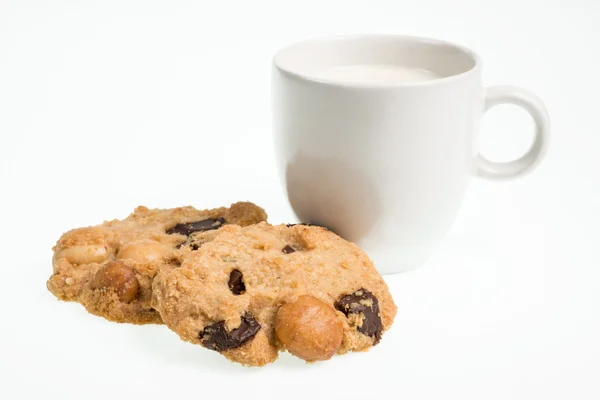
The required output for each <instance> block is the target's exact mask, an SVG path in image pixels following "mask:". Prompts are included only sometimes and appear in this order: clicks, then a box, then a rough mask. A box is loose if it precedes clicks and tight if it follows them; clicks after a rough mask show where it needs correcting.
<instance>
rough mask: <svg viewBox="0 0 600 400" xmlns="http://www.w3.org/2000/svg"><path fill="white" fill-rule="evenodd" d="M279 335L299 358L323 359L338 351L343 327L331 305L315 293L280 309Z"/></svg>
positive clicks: (276, 322) (277, 326) (278, 319)
mask: <svg viewBox="0 0 600 400" xmlns="http://www.w3.org/2000/svg"><path fill="white" fill-rule="evenodd" d="M275 334H276V335H277V337H278V338H279V340H280V341H281V343H282V344H283V346H284V347H285V348H286V350H287V351H289V352H290V353H292V354H293V355H295V356H296V357H300V358H302V359H304V360H306V361H319V360H328V359H330V358H331V357H333V355H334V354H335V353H336V352H337V350H338V348H339V347H340V345H341V343H342V336H343V328H342V324H341V322H340V321H339V320H338V319H337V316H336V313H335V311H334V310H333V308H332V307H331V306H329V305H328V304H325V303H323V302H322V301H321V300H318V299H316V298H314V297H312V296H301V297H299V298H298V300H296V301H295V302H293V303H287V304H284V305H283V306H282V307H281V308H280V309H279V312H278V313H277V319H276V321H275Z"/></svg>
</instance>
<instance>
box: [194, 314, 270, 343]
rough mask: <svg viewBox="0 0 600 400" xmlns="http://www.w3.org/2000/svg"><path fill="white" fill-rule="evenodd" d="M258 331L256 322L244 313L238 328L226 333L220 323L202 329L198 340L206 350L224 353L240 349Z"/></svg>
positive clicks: (223, 322) (221, 322) (222, 324)
mask: <svg viewBox="0 0 600 400" xmlns="http://www.w3.org/2000/svg"><path fill="white" fill-rule="evenodd" d="M259 330H260V324H259V323H258V321H257V320H256V319H254V317H253V316H252V315H251V314H250V313H245V314H244V315H242V322H241V323H240V326H239V327H238V328H236V329H234V330H232V331H231V332H227V329H226V328H225V321H220V322H217V323H214V324H212V325H209V326H207V327H206V328H204V330H203V331H202V332H200V339H201V340H202V344H203V345H204V347H206V348H207V349H211V350H216V351H225V350H230V349H235V348H237V347H240V346H241V345H243V344H244V343H246V342H248V341H249V340H250V339H252V338H253V337H254V336H255V335H256V334H257V333H258V331H259Z"/></svg>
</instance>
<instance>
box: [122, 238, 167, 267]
mask: <svg viewBox="0 0 600 400" xmlns="http://www.w3.org/2000/svg"><path fill="white" fill-rule="evenodd" d="M170 251H171V248H170V247H167V246H165V245H164V244H162V243H159V242H157V241H155V240H149V239H146V240H139V241H137V242H131V243H126V244H125V245H123V247H121V248H120V249H119V252H118V253H117V258H119V259H130V260H133V261H137V262H141V263H143V262H152V261H157V260H161V259H164V258H165V257H166V256H167V255H168V254H169V252H170Z"/></svg>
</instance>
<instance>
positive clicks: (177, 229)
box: [167, 217, 225, 236]
mask: <svg viewBox="0 0 600 400" xmlns="http://www.w3.org/2000/svg"><path fill="white" fill-rule="evenodd" d="M224 223H225V218H222V217H219V218H214V219H213V218H209V219H205V220H203V221H196V222H188V223H185V224H177V225H175V226H174V227H172V228H171V229H169V230H168V231H167V233H168V234H169V235H172V234H174V233H178V234H180V235H186V236H189V235H191V234H192V233H194V232H204V231H210V230H213V229H219V228H220V227H221V226H223V224H224Z"/></svg>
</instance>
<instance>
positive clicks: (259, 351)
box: [152, 223, 396, 366]
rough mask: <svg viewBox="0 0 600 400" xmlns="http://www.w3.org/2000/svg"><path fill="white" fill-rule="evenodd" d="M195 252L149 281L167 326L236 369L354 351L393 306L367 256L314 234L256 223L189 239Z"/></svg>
mask: <svg viewBox="0 0 600 400" xmlns="http://www.w3.org/2000/svg"><path fill="white" fill-rule="evenodd" d="M196 239H197V240H199V241H200V242H201V243H200V244H199V248H198V250H197V251H195V252H193V253H191V254H190V255H189V256H188V257H186V258H185V260H184V261H183V263H182V264H181V266H180V267H178V268H169V269H164V270H162V271H161V272H160V273H159V274H158V275H157V277H156V279H155V280H154V284H153V288H154V290H153V299H152V305H153V307H154V308H155V309H157V310H158V311H159V313H160V314H161V316H162V318H163V321H164V322H165V323H166V324H167V326H168V327H169V328H171V329H172V330H173V331H175V332H176V333H177V334H179V336H180V337H181V338H182V339H184V340H186V341H189V342H192V343H196V344H200V345H202V346H204V347H206V348H208V349H211V350H215V351H218V352H220V353H221V354H223V355H224V356H225V357H227V358H229V359H230V360H232V361H236V362H239V363H242V364H245V365H256V366H260V365H264V364H267V363H270V362H272V361H274V360H275V359H276V358H277V356H278V353H279V351H282V350H287V351H289V352H290V353H291V354H293V355H295V356H297V357H300V358H302V359H304V360H306V361H308V362H312V361H319V360H327V359H329V358H331V357H332V356H333V355H334V354H336V353H337V354H343V353H346V352H348V351H363V350H367V349H369V348H370V347H372V346H374V345H376V344H378V343H379V341H380V340H381V338H382V335H383V333H384V332H385V331H386V330H387V329H389V328H390V326H391V325H392V322H393V320H394V316H395V314H396V305H395V304H394V301H393V299H392V297H391V295H390V293H389V291H388V288H387V286H386V284H385V282H384V281H383V279H382V278H381V276H380V275H379V274H378V273H377V270H376V269H375V267H374V266H373V263H372V262H371V260H370V259H369V258H368V256H367V255H366V254H365V253H364V252H363V251H361V250H360V249H359V248H358V247H357V246H356V245H354V244H352V243H349V242H347V241H345V240H344V239H342V238H340V237H339V236H337V235H336V234H334V233H333V232H331V231H328V230H327V229H325V228H322V227H318V226H307V225H291V226H286V225H279V226H272V225H269V224H267V223H260V224H256V225H252V226H248V227H244V228H243V227H239V226H233V225H231V226H225V227H223V228H221V229H220V230H219V231H218V232H207V233H201V234H198V235H197V238H196Z"/></svg>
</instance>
